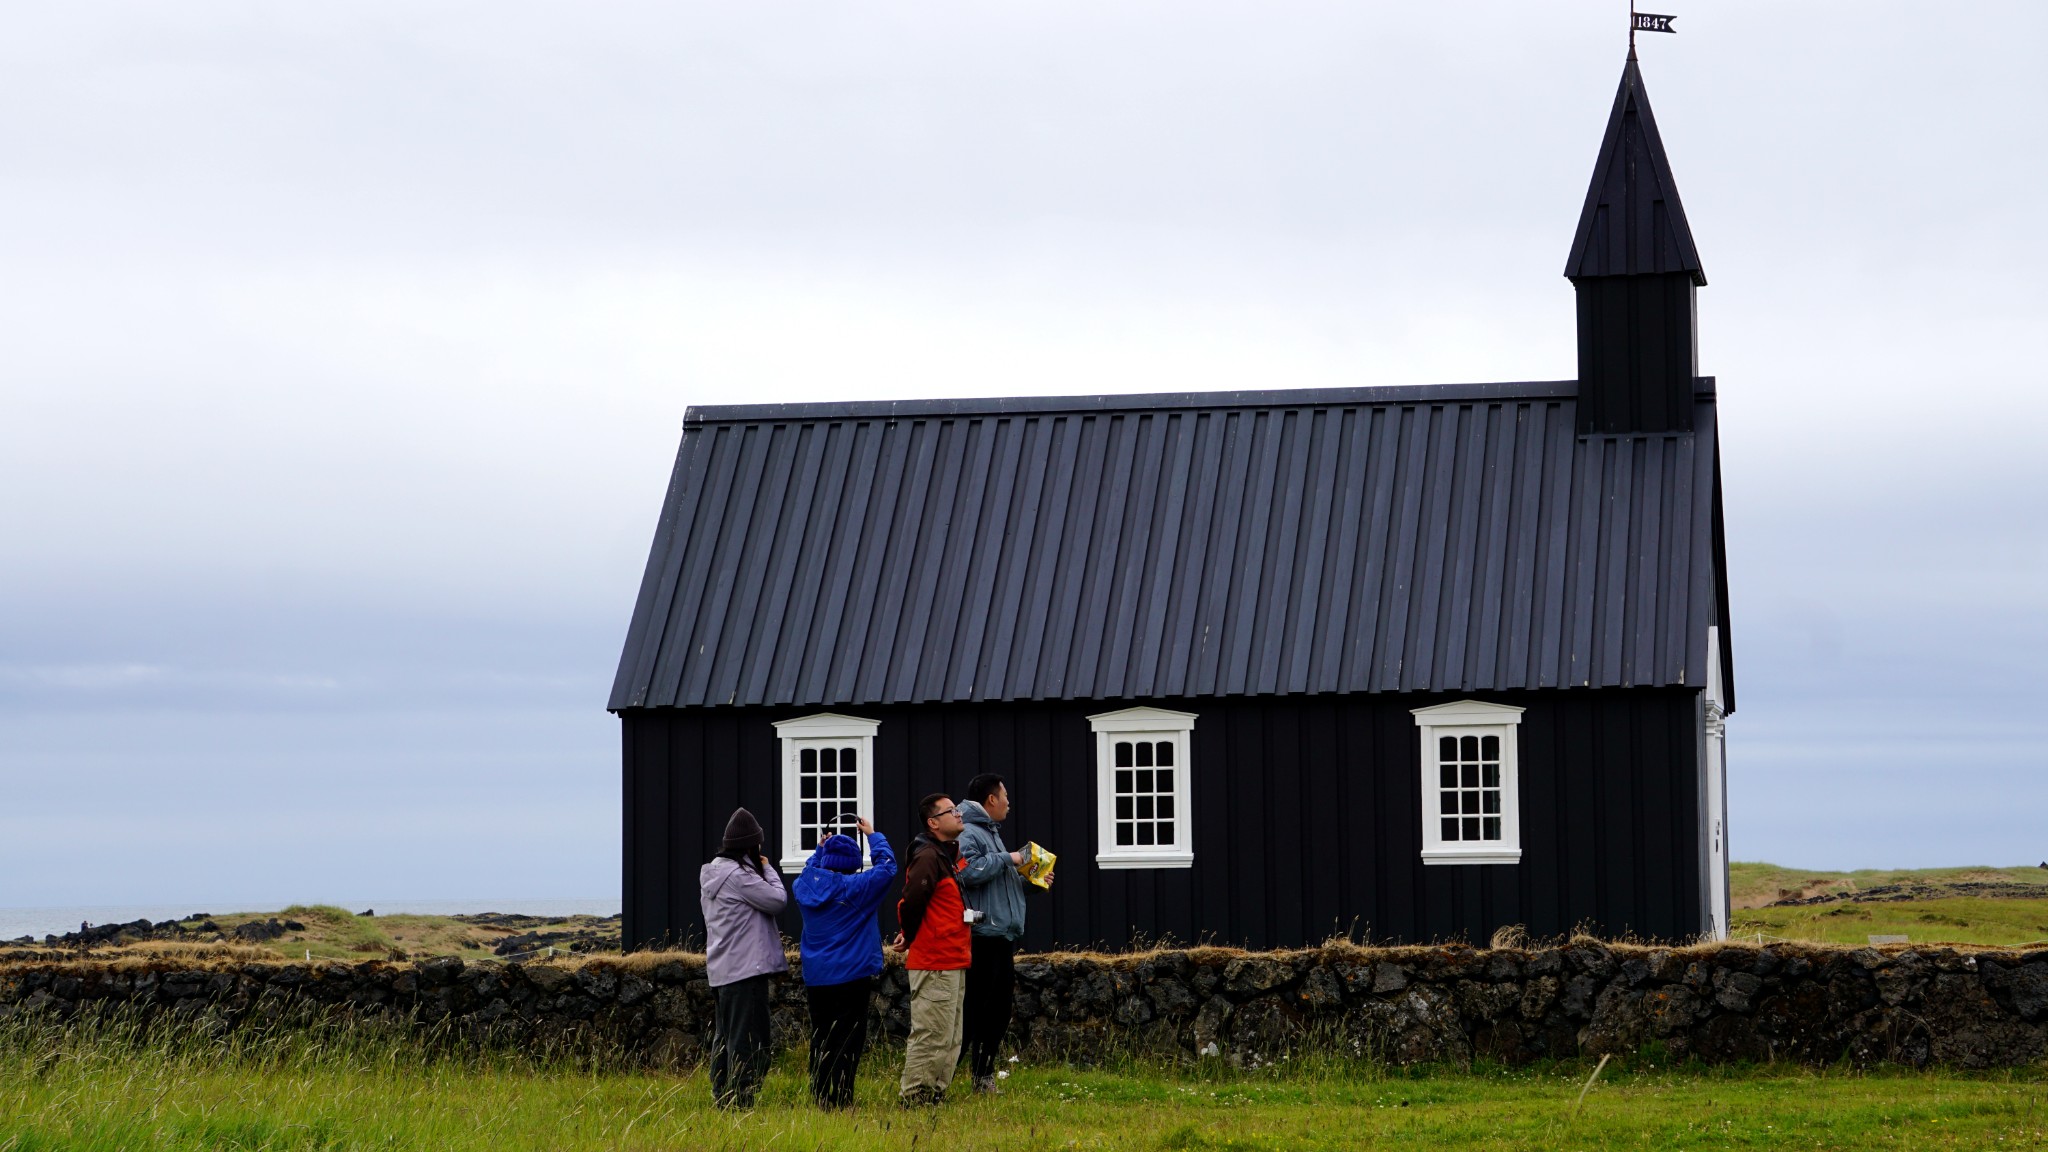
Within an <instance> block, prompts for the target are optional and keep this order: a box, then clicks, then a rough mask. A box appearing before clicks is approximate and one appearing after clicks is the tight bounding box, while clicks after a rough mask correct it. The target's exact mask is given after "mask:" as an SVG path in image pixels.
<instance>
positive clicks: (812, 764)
mask: <svg viewBox="0 0 2048 1152" xmlns="http://www.w3.org/2000/svg"><path fill="white" fill-rule="evenodd" d="M796 773H797V816H796V821H797V847H798V848H800V849H801V850H803V851H805V852H809V851H812V850H814V849H816V848H817V846H818V845H819V844H822V843H823V842H824V841H825V838H826V837H828V836H831V835H833V834H834V833H836V832H839V831H841V830H842V829H843V828H844V824H843V823H842V821H843V819H844V818H845V817H848V816H852V815H855V814H856V813H858V812H859V810H860V753H859V751H858V750H857V749H855V748H854V747H852V746H850V745H844V744H836V745H831V746H820V747H807V748H800V749H798V750H797V764H796Z"/></svg>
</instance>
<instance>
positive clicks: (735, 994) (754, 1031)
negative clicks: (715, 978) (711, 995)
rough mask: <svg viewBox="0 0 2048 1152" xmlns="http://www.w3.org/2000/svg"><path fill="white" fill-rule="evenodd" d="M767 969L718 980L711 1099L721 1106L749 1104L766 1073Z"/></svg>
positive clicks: (713, 1025) (767, 1057) (750, 1105)
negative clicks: (739, 976) (725, 980)
mask: <svg viewBox="0 0 2048 1152" xmlns="http://www.w3.org/2000/svg"><path fill="white" fill-rule="evenodd" d="M771 978H772V976H771V974H770V973H766V972H764V973H762V974H761V975H759V976H749V977H747V978H746V979H745V980H735V981H733V982H732V983H730V984H721V985H720V986H719V987H718V989H717V994H718V1003H717V1005H716V1006H715V1007H714V1008H713V1010H712V1013H713V1014H712V1036H711V1099H712V1100H713V1101H715V1102H716V1103H717V1104H718V1106H719V1107H720V1108H752V1107H753V1106H754V1094H755V1093H756V1092H759V1091H760V1090H761V1081H762V1080H764V1079H766V1078H767V1076H768V1060H769V1057H770V1055H771V1053H770V1052H769V1050H768V981H769V980H770V979H771Z"/></svg>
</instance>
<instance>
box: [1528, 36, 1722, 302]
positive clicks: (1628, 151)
mask: <svg viewBox="0 0 2048 1152" xmlns="http://www.w3.org/2000/svg"><path fill="white" fill-rule="evenodd" d="M1646 272H1690V273H1692V279H1693V283H1695V284H1705V283H1706V282H1707V273H1706V269H1704V268H1703V267H1701V266H1700V254H1699V250H1698V249H1697V248H1694V247H1693V243H1692V226H1691V225H1690V224H1688V223H1686V219H1685V208H1684V207H1683V206H1682V205H1680V204H1679V202H1678V181H1676V180H1674V179H1673V178H1672V176H1671V162H1670V161H1669V160H1668V159H1666V158H1665V156H1664V139H1663V137H1661V136H1659V135H1658V134H1657V118H1656V116H1654V115H1652V114H1651V112H1650V94H1649V92H1648V91H1647V90H1646V89H1644V87H1643V74H1642V70H1641V69H1639V68H1638V67H1637V66H1636V58H1635V53H1634V52H1630V53H1629V58H1628V64H1627V66H1626V67H1624V68H1623V69H1622V70H1621V87H1620V89H1619V90H1617V91H1616V92H1615V94H1614V111H1613V112H1611V113H1610V114H1609V115H1608V117H1607V134H1606V135H1605V136H1604V137H1602V138H1601V140H1600V158H1599V159H1598V160H1596V161H1594V162H1593V183H1592V184H1591V186H1589V187H1588V188H1587V189H1586V207H1585V209H1584V210H1583V211H1581V212H1580V213H1579V230H1578V233H1577V235H1575V236H1573V237H1572V253H1571V255H1570V256H1569V257H1567V258H1566V259H1565V264H1564V274H1565V275H1566V276H1569V277H1571V278H1573V279H1577V278H1579V277H1581V276H1633V275H1639V274H1642V273H1646Z"/></svg>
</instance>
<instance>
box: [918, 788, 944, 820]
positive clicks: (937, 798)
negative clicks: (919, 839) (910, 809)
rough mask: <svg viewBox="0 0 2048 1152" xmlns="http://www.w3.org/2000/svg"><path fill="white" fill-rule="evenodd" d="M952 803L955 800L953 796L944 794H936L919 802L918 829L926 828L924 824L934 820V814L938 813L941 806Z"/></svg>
mask: <svg viewBox="0 0 2048 1152" xmlns="http://www.w3.org/2000/svg"><path fill="white" fill-rule="evenodd" d="M952 802H953V798H952V797H951V796H948V795H946V794H945V793H944V792H934V793H932V794H931V795H929V796H927V797H925V798H924V799H922V800H919V801H918V802H917V824H918V827H920V828H922V827H924V822H925V821H927V820H929V819H931V818H932V813H934V812H936V811H938V809H939V805H941V804H951V803H952Z"/></svg>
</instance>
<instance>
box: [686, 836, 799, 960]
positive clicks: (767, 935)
mask: <svg viewBox="0 0 2048 1152" xmlns="http://www.w3.org/2000/svg"><path fill="white" fill-rule="evenodd" d="M697 888H698V897H697V898H698V900H699V902H700V903H702V905H703V907H704V935H705V939H704V976H705V979H707V980H709V981H710V983H711V986H712V987H713V988H717V987H719V986H721V985H724V984H731V983H733V982H735V981H739V980H745V979H746V978H747V977H749V976H759V975H761V974H762V973H764V972H787V971H789V957H788V956H785V955H784V954H783V952H782V933H781V932H780V931H778V930H777V929H776V927H775V914H776V913H777V912H780V911H782V908H783V905H785V904H788V903H789V891H788V889H786V888H784V887H783V886H782V876H781V875H780V874H778V873H777V872H776V871H775V870H774V869H773V868H770V869H768V870H767V875H765V876H757V875H755V874H754V870H753V869H752V868H749V867H747V866H746V865H744V864H742V863H740V862H739V861H737V860H730V859H727V858H726V857H724V856H720V857H718V858H717V859H716V860H713V861H712V862H711V863H709V864H706V865H705V866H704V867H703V869H701V870H700V871H699V872H698V873H697Z"/></svg>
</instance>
